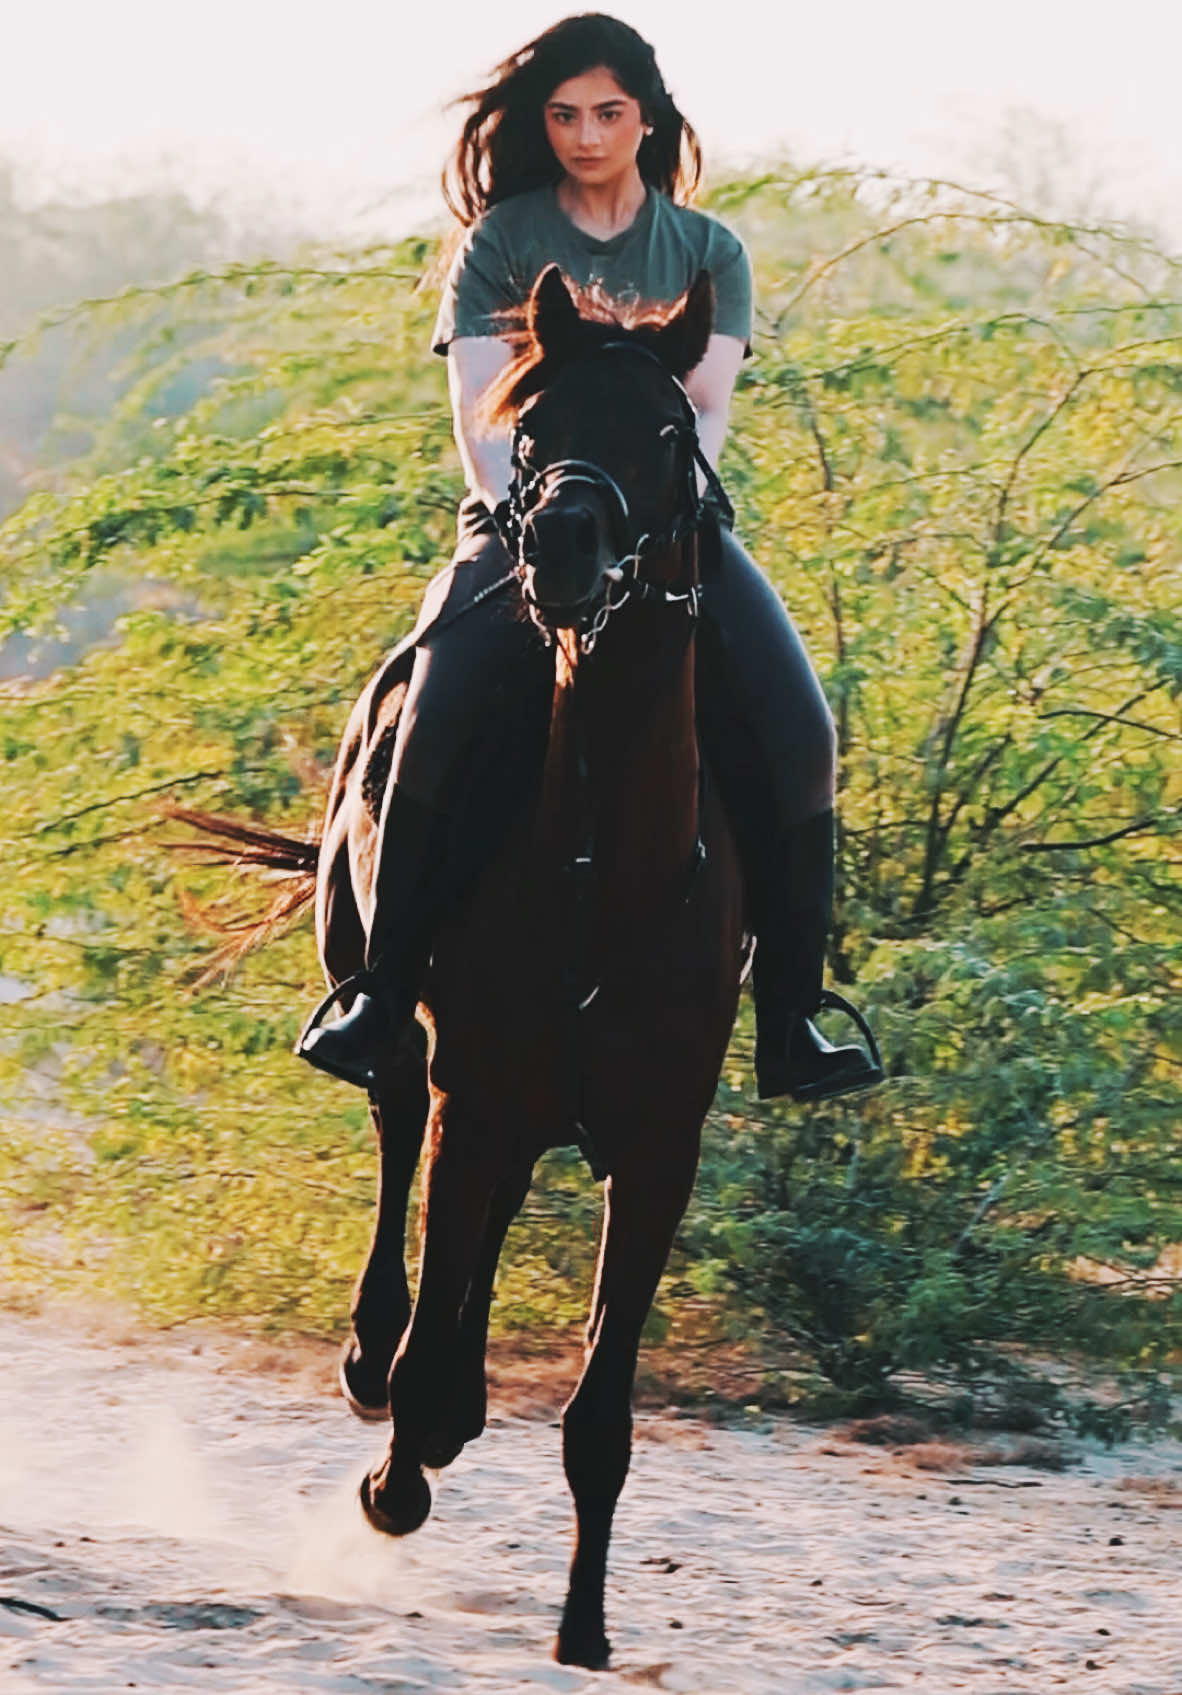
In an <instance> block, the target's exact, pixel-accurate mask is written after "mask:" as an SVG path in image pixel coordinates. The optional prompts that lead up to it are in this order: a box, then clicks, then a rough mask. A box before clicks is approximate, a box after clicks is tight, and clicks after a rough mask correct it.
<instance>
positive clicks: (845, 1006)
mask: <svg viewBox="0 0 1182 1695" xmlns="http://www.w3.org/2000/svg"><path fill="white" fill-rule="evenodd" d="M826 1009H829V1010H830V1011H833V1012H844V1013H845V1015H846V1017H847V1018H852V1019H853V1021H854V1023H855V1024H856V1025H857V1026H858V1029H859V1031H860V1032H861V1034H862V1035H863V1036H864V1037H865V1038H866V1046H867V1047H868V1048H869V1049H870V1060H871V1063H872V1065H873V1066H874V1069H875V1070H876V1071H877V1072H878V1074H879V1077H882V1078H885V1076H886V1071H885V1070H884V1068H883V1063H882V1054H881V1053H880V1052H879V1047H878V1043H877V1042H876V1041H875V1039H874V1031H873V1030H872V1029H871V1028H870V1026H869V1024H867V1022H866V1020H865V1019H864V1018H863V1016H862V1014H861V1013H860V1012H859V1011H858V1009H857V1007H856V1006H854V1004H853V1003H852V1001H847V1000H846V998H845V996H844V995H839V994H838V992H837V990H836V989H822V990H821V1000H820V1004H819V1007H818V1010H819V1011H821V1012H824V1011H825V1010H826Z"/></svg>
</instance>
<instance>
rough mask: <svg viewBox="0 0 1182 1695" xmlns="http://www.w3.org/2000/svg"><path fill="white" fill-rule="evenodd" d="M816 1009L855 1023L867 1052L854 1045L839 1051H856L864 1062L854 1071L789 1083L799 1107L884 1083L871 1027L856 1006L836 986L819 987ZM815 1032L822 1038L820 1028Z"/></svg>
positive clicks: (790, 1090)
mask: <svg viewBox="0 0 1182 1695" xmlns="http://www.w3.org/2000/svg"><path fill="white" fill-rule="evenodd" d="M817 1011H818V1012H825V1011H832V1012H843V1013H845V1015H846V1017H847V1018H850V1019H852V1020H853V1022H854V1024H856V1025H857V1028H858V1031H859V1033H860V1034H861V1035H862V1036H863V1037H864V1038H865V1040H866V1046H867V1048H868V1049H869V1050H870V1051H869V1053H868V1054H867V1053H865V1052H864V1051H863V1050H861V1049H858V1048H853V1047H849V1048H846V1049H844V1050H842V1051H844V1052H846V1053H849V1054H854V1053H857V1054H858V1057H859V1059H860V1060H862V1062H863V1063H862V1064H861V1065H860V1066H859V1067H858V1068H857V1069H856V1070H852V1071H849V1072H847V1073H846V1075H845V1076H844V1077H843V1076H842V1075H841V1074H840V1072H839V1073H838V1074H837V1075H835V1076H833V1077H829V1078H823V1077H818V1078H816V1079H814V1080H813V1081H812V1082H809V1083H797V1084H795V1085H791V1084H790V1085H789V1089H788V1093H789V1094H790V1095H791V1096H792V1099H793V1100H794V1101H797V1102H798V1103H799V1104H800V1105H802V1106H812V1105H815V1104H816V1103H817V1102H818V1101H828V1100H836V1099H838V1097H839V1096H841V1095H851V1094H856V1093H860V1092H861V1091H862V1090H863V1089H874V1088H877V1086H878V1084H880V1083H882V1082H884V1081H885V1079H886V1071H885V1070H884V1068H883V1063H882V1054H881V1053H880V1052H879V1048H878V1043H877V1042H876V1041H875V1039H874V1032H873V1030H872V1029H871V1028H870V1026H869V1024H868V1023H867V1022H866V1020H865V1018H864V1017H863V1016H862V1014H861V1013H860V1012H859V1011H858V1009H857V1007H856V1006H854V1005H852V1004H851V1002H849V1001H847V1000H846V998H845V996H844V995H839V994H838V993H837V991H836V989H822V990H821V996H820V999H819V1001H818V1002H817ZM817 1035H818V1037H820V1039H821V1040H822V1041H824V1037H821V1032H820V1031H819V1030H818V1031H817Z"/></svg>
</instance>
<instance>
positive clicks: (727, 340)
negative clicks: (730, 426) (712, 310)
mask: <svg viewBox="0 0 1182 1695" xmlns="http://www.w3.org/2000/svg"><path fill="white" fill-rule="evenodd" d="M743 351H744V349H743V343H742V342H741V341H740V340H739V339H738V337H737V336H733V335H712V336H711V337H710V340H709V342H708V343H707V346H706V351H705V353H704V354H703V356H702V358H701V360H700V361H699V363H698V364H697V365H695V366H694V368H693V370H692V371H691V372H690V373H689V375H688V376H687V377H686V379H685V390H686V393H687V394H688V395H689V397H690V399H691V400H692V401H693V403H694V406H695V407H696V409H697V413H698V440H699V441H700V442H701V444H702V452H703V453H704V454H705V455H706V458H707V459H708V460H709V461H710V463H711V465H713V467H714V468H715V470H717V469H718V459H719V455H720V454H721V452H722V444H723V442H724V441H725V440H726V426H727V420H728V418H729V417H730V409H731V394H732V392H733V391H734V386H735V378H736V377H737V376H738V374H739V366H740V365H741V364H742V363H743Z"/></svg>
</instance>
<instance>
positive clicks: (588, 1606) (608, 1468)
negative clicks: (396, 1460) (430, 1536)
mask: <svg viewBox="0 0 1182 1695" xmlns="http://www.w3.org/2000/svg"><path fill="white" fill-rule="evenodd" d="M683 1151H688V1150H683ZM696 1151H697V1150H696V1138H695V1143H694V1149H693V1155H694V1157H693V1160H692V1161H691V1162H690V1164H689V1167H688V1171H683V1172H677V1171H675V1170H673V1169H670V1168H668V1167H667V1168H666V1169H664V1170H663V1171H661V1172H660V1174H659V1177H654V1175H653V1173H651V1172H650V1173H648V1175H647V1181H644V1182H642V1181H638V1180H637V1178H636V1177H633V1178H632V1179H631V1180H630V1181H623V1182H622V1181H621V1179H620V1176H619V1175H616V1176H614V1177H612V1178H610V1179H609V1180H608V1183H607V1185H606V1189H605V1210H604V1221H603V1245H602V1247H601V1249H600V1256H599V1270H598V1273H597V1276H596V1283H595V1296H594V1299H593V1302H592V1310H591V1322H590V1324H589V1326H588V1351H587V1358H586V1363H585V1365H584V1367H583V1375H582V1377H581V1378H580V1379H579V1384H578V1387H577V1389H576V1390H575V1392H574V1394H573V1395H572V1396H571V1398H570V1400H569V1401H568V1402H567V1404H566V1408H565V1410H564V1412H563V1415H562V1460H563V1465H564V1468H565V1470H566V1479H567V1482H568V1483H569V1484H570V1488H571V1493H572V1495H573V1496H574V1501H575V1524H576V1528H575V1552H574V1559H573V1560H572V1562H571V1570H570V1586H569V1589H568V1590H567V1597H566V1605H565V1607H564V1609H563V1614H562V1623H561V1625H560V1626H559V1630H558V1640H557V1642H556V1644H555V1649H554V1654H555V1658H556V1659H558V1660H561V1661H562V1662H563V1664H565V1665H578V1666H589V1667H591V1668H592V1669H593V1670H594V1669H599V1668H601V1667H603V1666H605V1665H606V1664H607V1661H608V1656H609V1654H610V1651H611V1644H610V1643H609V1642H608V1639H607V1634H606V1630H605V1627H604V1598H603V1591H604V1583H605V1580H606V1576H607V1548H608V1541H609V1539H610V1537H611V1529H612V1519H613V1517H614V1515H615V1510H616V1502H617V1500H618V1499H619V1495H620V1491H621V1489H622V1488H623V1487H624V1480H625V1478H626V1477H627V1475H628V1465H629V1462H630V1460H631V1457H632V1382H633V1379H634V1377H635V1375H636V1356H637V1352H638V1350H639V1347H640V1332H641V1329H642V1328H643V1325H644V1321H645V1318H646V1316H647V1314H648V1310H649V1307H650V1306H651V1305H652V1300H653V1296H654V1295H655V1294H656V1290H657V1284H658V1283H659V1282H660V1280H661V1273H662V1271H663V1270H664V1268H665V1261H666V1259H667V1258H668V1254H669V1249H670V1246H671V1245H672V1242H673V1235H674V1232H675V1230H676V1229H677V1225H678V1223H679V1222H680V1219H681V1216H682V1213H683V1212H684V1211H685V1206H686V1202H687V1201H688V1199H689V1193H690V1188H691V1186H692V1184H693V1173H694V1168H695V1164H696Z"/></svg>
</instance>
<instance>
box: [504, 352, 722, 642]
mask: <svg viewBox="0 0 1182 1695" xmlns="http://www.w3.org/2000/svg"><path fill="white" fill-rule="evenodd" d="M605 353H614V354H620V353H630V354H632V355H633V356H634V357H639V358H641V359H646V360H649V361H651V362H652V363H653V364H654V365H656V366H657V367H658V368H659V369H660V370H661V372H662V373H663V375H664V376H665V377H666V379H667V380H668V381H669V382H670V383H671V384H672V385H673V388H674V389H675V391H676V393H677V395H678V397H679V400H680V405H681V417H680V418H677V419H673V420H671V421H670V422H668V423H666V424H664V425H662V427H661V429H660V430H659V431H658V435H659V436H660V437H661V438H664V437H667V436H670V435H672V436H675V437H676V438H677V440H678V442H679V443H680V444H681V446H682V450H683V451H682V456H681V458H682V463H681V483H682V487H681V492H680V498H679V501H678V505H677V509H676V510H675V512H674V513H673V516H672V517H671V518H670V520H669V522H668V524H666V526H665V528H664V529H663V530H660V531H658V532H656V533H649V532H648V531H645V532H644V533H643V534H642V535H640V536H638V537H636V539H635V540H634V541H632V539H631V538H632V529H633V526H632V515H631V512H630V510H629V507H628V501H627V498H626V496H625V495H624V492H623V490H622V489H621V488H620V485H619V484H618V483H617V482H616V480H615V478H614V477H612V476H610V475H609V474H608V473H607V472H606V471H605V470H603V469H602V467H601V466H599V465H596V464H593V463H592V462H591V461H590V460H587V459H556V460H552V461H551V462H550V463H549V464H546V465H541V466H535V465H534V464H533V462H532V461H531V459H530V457H529V454H528V453H527V452H526V450H525V447H524V443H525V441H526V439H527V424H528V418H529V413H530V411H531V410H532V408H533V407H534V405H536V404H537V401H538V400H539V399H541V396H540V395H539V396H536V397H535V398H534V400H531V401H529V402H528V403H527V404H526V405H525V406H524V407H523V408H522V410H521V412H520V413H519V415H518V419H517V424H516V427H515V428H514V431H513V442H512V464H513V480H512V483H511V484H510V488H509V498H508V500H507V501H506V502H505V503H504V504H503V506H502V507H501V508H500V509H499V510H498V514H497V518H498V524H499V527H500V530H501V535H502V539H503V540H504V542H505V545H506V548H507V549H508V552H509V556H510V558H511V559H512V561H513V569H514V571H515V573H516V575H517V578H518V580H519V582H520V584H521V593H522V598H523V599H524V601H525V604H526V608H527V610H528V612H529V615H530V618H531V619H532V620H533V623H534V624H535V626H536V627H537V629H538V631H539V633H540V634H541V637H542V640H543V641H544V642H545V643H546V644H547V646H549V645H550V644H551V643H552V642H553V640H554V632H553V630H552V629H551V628H550V626H549V624H548V623H547V622H546V619H545V617H544V615H543V613H542V610H541V608H540V607H539V606H538V603H537V601H536V600H535V598H534V596H533V594H532V593H531V591H530V589H529V586H528V581H527V575H526V574H527V572H528V570H529V569H530V567H531V565H533V563H534V560H533V558H532V557H531V549H530V527H529V519H530V517H531V515H532V514H533V512H534V511H535V510H536V509H537V508H538V507H539V506H540V505H541V504H542V502H543V500H544V499H551V498H553V496H554V495H555V493H557V492H558V491H560V490H562V489H565V488H569V487H570V486H571V485H572V484H583V485H584V486H586V487H589V488H592V489H593V490H594V491H595V492H596V493H597V494H598V495H600V496H601V498H602V499H603V501H604V503H605V504H606V506H607V510H608V514H609V519H610V523H611V528H612V532H613V539H614V545H615V547H616V549H617V552H616V557H615V559H614V561H613V562H612V564H610V565H608V566H605V568H604V571H603V583H604V587H603V592H602V593H601V594H599V595H597V596H596V598H595V600H594V602H593V603H592V604H591V605H590V606H589V607H588V608H587V610H586V612H585V614H584V616H583V618H582V620H581V621H580V623H579V625H578V643H579V651H580V652H581V653H583V654H591V653H593V652H594V651H595V646H596V643H597V642H598V640H599V638H600V636H601V635H602V634H603V631H604V630H605V629H606V627H607V625H608V622H609V620H610V619H611V618H613V617H614V616H615V614H616V613H617V612H619V611H620V609H621V607H623V606H626V605H627V603H628V602H629V601H630V600H632V599H636V600H646V601H650V602H655V603H658V604H661V605H665V606H684V607H685V608H686V610H687V612H688V613H689V616H690V618H691V620H696V619H697V617H698V613H699V610H700V589H699V586H698V584H697V583H696V582H694V581H691V582H690V583H689V584H688V585H687V586H686V587H685V588H670V587H667V586H666V585H665V584H664V583H656V582H650V581H649V580H648V579H647V578H645V577H644V576H642V575H641V568H642V566H643V563H644V560H645V558H646V557H647V556H648V555H649V554H652V553H656V552H657V551H659V550H661V549H663V548H667V547H670V546H672V545H674V544H675V543H677V542H679V541H682V540H683V539H684V538H685V537H686V536H689V535H692V534H694V533H696V531H697V530H698V529H699V528H700V526H701V523H702V520H703V518H704V516H705V514H706V512H707V511H708V510H710V509H713V510H714V511H715V512H717V513H718V514H719V516H720V517H721V519H722V520H723V522H725V523H731V522H733V520H734V511H733V508H732V507H731V503H730V500H729V499H728V498H727V494H726V491H725V489H724V488H723V486H722V484H721V483H720V482H719V480H718V476H717V474H716V473H715V470H714V467H713V466H712V465H711V464H710V462H709V460H708V459H707V458H706V455H705V454H704V453H703V451H702V445H701V442H700V441H699V440H698V421H697V413H696V411H695V410H694V404H693V402H692V400H691V399H690V397H689V395H688V394H687V393H686V391H685V388H684V386H683V385H682V384H681V383H680V382H679V381H678V380H677V378H676V377H675V376H674V375H673V374H672V372H671V371H669V370H668V369H667V368H666V367H665V365H663V364H662V362H661V360H660V359H659V358H658V357H657V355H656V354H655V353H653V352H651V351H650V350H649V349H648V348H647V347H640V346H638V345H636V343H634V342H627V341H609V342H605V343H604V345H603V346H602V347H600V348H597V349H596V351H595V353H593V354H590V355H588V357H589V358H598V357H599V356H600V355H602V354H605ZM699 471H701V473H702V477H703V480H704V482H705V485H706V493H705V495H703V493H702V492H701V490H700V489H699V487H698V472H699ZM630 543H631V545H629V544H630Z"/></svg>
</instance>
